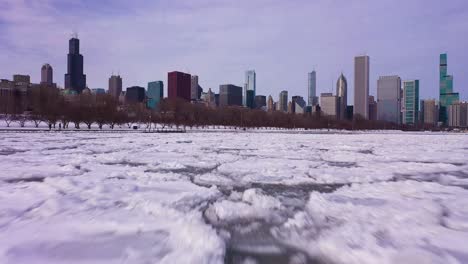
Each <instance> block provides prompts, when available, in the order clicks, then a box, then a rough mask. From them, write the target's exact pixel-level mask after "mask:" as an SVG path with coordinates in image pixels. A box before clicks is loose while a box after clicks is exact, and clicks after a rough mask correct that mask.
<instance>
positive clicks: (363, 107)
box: [353, 56, 370, 119]
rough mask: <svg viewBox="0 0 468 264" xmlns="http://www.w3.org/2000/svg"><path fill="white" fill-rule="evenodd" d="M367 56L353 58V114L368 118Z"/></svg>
mask: <svg viewBox="0 0 468 264" xmlns="http://www.w3.org/2000/svg"><path fill="white" fill-rule="evenodd" d="M369 73H370V69H369V56H358V57H355V58H354V108H353V109H354V115H360V116H361V117H363V118H365V119H369Z"/></svg>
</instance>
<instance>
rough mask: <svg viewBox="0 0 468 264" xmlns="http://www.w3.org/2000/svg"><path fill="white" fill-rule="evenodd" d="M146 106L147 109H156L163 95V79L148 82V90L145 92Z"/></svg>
mask: <svg viewBox="0 0 468 264" xmlns="http://www.w3.org/2000/svg"><path fill="white" fill-rule="evenodd" d="M146 97H147V101H146V106H147V107H148V108H149V109H156V107H157V106H158V105H159V103H160V102H161V100H162V99H163V97H164V83H163V81H155V82H149V83H148V91H147V92H146Z"/></svg>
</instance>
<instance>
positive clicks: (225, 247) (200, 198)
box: [0, 132, 468, 264]
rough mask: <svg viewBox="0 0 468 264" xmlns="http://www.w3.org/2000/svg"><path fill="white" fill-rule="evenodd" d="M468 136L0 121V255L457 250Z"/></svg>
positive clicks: (317, 258)
mask: <svg viewBox="0 0 468 264" xmlns="http://www.w3.org/2000/svg"><path fill="white" fill-rule="evenodd" d="M467 242H468V136H467V135H462V134H437V133H357V134H288V133H232V132H224V133H213V132H212V133H202V132H199V133H185V134H133V133H122V134H118V133H77V132H63V133H15V132H4V133H0V263H44V264H45V263H356V264H357V263H468V243H467Z"/></svg>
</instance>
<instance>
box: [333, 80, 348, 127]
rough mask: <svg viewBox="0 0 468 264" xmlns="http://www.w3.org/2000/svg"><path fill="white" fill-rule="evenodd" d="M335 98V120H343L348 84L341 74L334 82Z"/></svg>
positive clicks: (346, 103) (346, 104)
mask: <svg viewBox="0 0 468 264" xmlns="http://www.w3.org/2000/svg"><path fill="white" fill-rule="evenodd" d="M336 97H337V98H338V99H337V100H338V114H337V119H340V120H344V119H345V118H346V107H347V106H348V82H347V81H346V78H345V76H344V75H343V73H341V75H340V77H339V78H338V81H337V82H336Z"/></svg>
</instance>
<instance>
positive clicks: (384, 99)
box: [377, 76, 401, 124]
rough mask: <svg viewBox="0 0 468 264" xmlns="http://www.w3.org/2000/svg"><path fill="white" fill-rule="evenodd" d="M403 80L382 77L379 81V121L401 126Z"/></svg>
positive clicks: (395, 77) (394, 77)
mask: <svg viewBox="0 0 468 264" xmlns="http://www.w3.org/2000/svg"><path fill="white" fill-rule="evenodd" d="M400 96H401V78H400V77H398V76H380V77H379V80H378V81H377V120H381V121H387V122H392V123H395V124H400V123H401V120H400V115H401V97H400Z"/></svg>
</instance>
